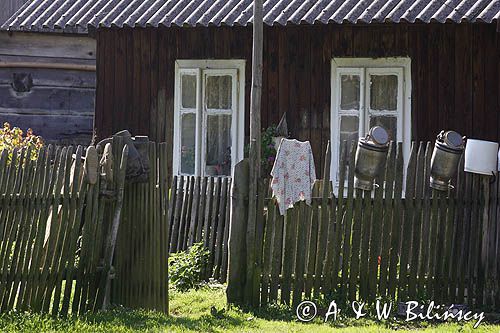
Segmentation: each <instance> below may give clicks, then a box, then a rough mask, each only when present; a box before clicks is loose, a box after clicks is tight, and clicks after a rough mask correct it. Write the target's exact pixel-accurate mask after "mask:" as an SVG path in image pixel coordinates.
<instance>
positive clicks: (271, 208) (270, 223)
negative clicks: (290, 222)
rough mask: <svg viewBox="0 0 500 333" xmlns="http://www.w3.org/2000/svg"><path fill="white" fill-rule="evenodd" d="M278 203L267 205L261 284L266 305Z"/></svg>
mask: <svg viewBox="0 0 500 333" xmlns="http://www.w3.org/2000/svg"><path fill="white" fill-rule="evenodd" d="M275 219H276V205H275V204H274V202H272V201H270V202H269V203H268V206H267V214H266V224H265V231H264V247H263V251H264V255H263V268H262V286H261V297H260V304H261V305H262V306H266V304H267V303H268V301H269V283H270V273H271V261H272V252H271V251H272V245H273V244H272V241H273V235H274V234H275V230H274V229H275V225H276V220H275Z"/></svg>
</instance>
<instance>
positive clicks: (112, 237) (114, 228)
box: [102, 145, 129, 310]
mask: <svg viewBox="0 0 500 333" xmlns="http://www.w3.org/2000/svg"><path fill="white" fill-rule="evenodd" d="M120 146H121V145H120ZM128 150H129V148H128V145H124V146H123V150H122V154H121V159H120V164H119V169H118V175H117V178H116V179H117V182H118V183H117V184H116V191H117V193H116V205H115V211H114V214H113V221H112V225H111V231H110V234H109V236H108V239H107V242H106V245H105V246H106V250H105V258H104V277H103V278H104V279H105V283H106V284H105V286H104V288H105V289H104V300H103V305H102V308H103V310H105V309H106V308H107V307H108V306H109V303H110V291H111V276H110V275H111V274H110V271H111V265H112V264H113V256H114V253H115V245H116V239H117V236H118V228H119V227H120V220H121V211H122V207H123V194H124V187H125V171H126V168H127V158H128Z"/></svg>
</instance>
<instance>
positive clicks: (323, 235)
mask: <svg viewBox="0 0 500 333" xmlns="http://www.w3.org/2000/svg"><path fill="white" fill-rule="evenodd" d="M330 163H331V148H330V141H328V144H327V148H326V153H325V163H324V168H323V187H322V191H321V206H320V207H321V208H317V209H318V210H317V214H319V225H318V243H317V249H316V262H315V267H314V268H315V269H314V282H313V288H314V297H315V298H317V297H319V294H320V291H321V280H322V275H323V267H324V265H325V257H326V252H327V248H328V245H327V241H328V240H329V239H330V237H329V232H330V228H329V225H328V220H329V218H330V214H329V213H330V212H329V207H328V198H329V197H330V193H332V188H331V182H330ZM332 201H333V198H332ZM333 212H335V210H333V211H332V214H333ZM332 224H333V223H332ZM331 231H332V235H333V233H334V229H333V228H332V229H331ZM311 242H312V241H311ZM332 242H333V240H332ZM332 245H333V244H332ZM329 259H330V258H329ZM329 279H331V274H330V275H329Z"/></svg>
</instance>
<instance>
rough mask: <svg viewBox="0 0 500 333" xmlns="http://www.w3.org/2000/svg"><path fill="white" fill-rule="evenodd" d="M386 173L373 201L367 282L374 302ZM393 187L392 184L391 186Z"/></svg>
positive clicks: (382, 174) (379, 255) (379, 180)
mask: <svg viewBox="0 0 500 333" xmlns="http://www.w3.org/2000/svg"><path fill="white" fill-rule="evenodd" d="M388 163H390V159H388V158H387V159H386V161H385V163H384V168H383V169H382V170H383V171H385V169H386V164H388ZM385 180H386V178H385V172H382V173H381V175H380V176H379V177H378V179H376V183H377V184H378V187H377V188H376V189H375V195H374V200H373V212H372V218H371V221H370V220H369V221H368V222H369V223H370V224H371V228H372V230H371V234H370V254H369V262H368V263H367V270H366V271H367V275H366V280H367V281H368V295H367V296H368V297H367V298H368V300H369V301H370V302H374V301H375V298H376V295H377V285H378V279H379V277H378V271H379V266H380V261H381V260H382V257H381V247H382V246H381V243H382V235H383V234H382V227H383V213H384V212H383V196H384V190H385V189H384V184H385ZM390 186H392V184H390Z"/></svg>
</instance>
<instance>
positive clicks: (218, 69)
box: [172, 59, 246, 177]
mask: <svg viewBox="0 0 500 333" xmlns="http://www.w3.org/2000/svg"><path fill="white" fill-rule="evenodd" d="M245 62H246V61H245V60H234V59H231V60H177V61H176V62H175V82H174V83H175V87H174V126H173V127H174V137H173V159H172V163H173V166H172V168H173V172H174V174H175V175H181V173H180V149H181V133H180V128H181V123H180V121H181V115H182V114H184V113H193V109H184V108H183V107H182V105H181V102H182V101H181V98H182V91H181V90H182V84H181V75H184V74H190V75H196V77H197V79H196V85H197V87H198V88H197V91H196V138H195V151H196V154H200V151H201V155H200V156H199V157H196V163H195V175H196V176H204V175H205V163H204V161H205V154H206V140H205V138H206V130H207V128H206V123H207V122H206V120H207V119H206V118H207V115H208V114H231V116H232V117H231V140H232V142H231V177H232V176H233V172H234V166H235V165H236V163H238V162H239V161H241V160H242V159H243V157H244V156H243V154H244V140H245ZM221 74H222V75H230V76H232V77H233V80H232V85H233V86H232V100H233V101H236V103H233V105H232V110H231V111H228V110H217V109H210V110H205V107H204V103H203V101H202V98H203V96H204V95H205V91H204V89H205V80H206V77H207V76H210V75H221ZM202 107H203V109H204V110H202V112H199V111H200V110H201V108H202ZM202 117H203V118H202ZM200 126H201V128H200ZM221 177H223V176H221Z"/></svg>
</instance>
